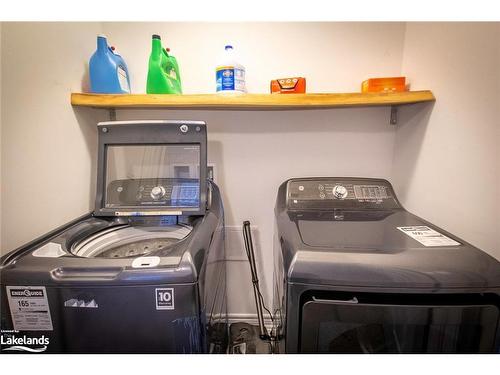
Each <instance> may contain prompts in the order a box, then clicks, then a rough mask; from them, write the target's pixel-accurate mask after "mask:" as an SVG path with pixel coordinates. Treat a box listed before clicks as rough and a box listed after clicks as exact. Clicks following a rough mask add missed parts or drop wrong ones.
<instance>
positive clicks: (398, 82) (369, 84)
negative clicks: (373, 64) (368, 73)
mask: <svg viewBox="0 0 500 375" xmlns="http://www.w3.org/2000/svg"><path fill="white" fill-rule="evenodd" d="M401 91H406V77H384V78H370V79H367V80H366V81H363V83H362V84H361V92H401Z"/></svg>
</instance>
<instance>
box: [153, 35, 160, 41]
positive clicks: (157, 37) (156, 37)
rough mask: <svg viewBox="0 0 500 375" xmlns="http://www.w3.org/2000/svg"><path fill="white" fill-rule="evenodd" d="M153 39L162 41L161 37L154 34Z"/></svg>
mask: <svg viewBox="0 0 500 375" xmlns="http://www.w3.org/2000/svg"><path fill="white" fill-rule="evenodd" d="M153 39H160V40H161V37H160V36H159V35H158V34H153Z"/></svg>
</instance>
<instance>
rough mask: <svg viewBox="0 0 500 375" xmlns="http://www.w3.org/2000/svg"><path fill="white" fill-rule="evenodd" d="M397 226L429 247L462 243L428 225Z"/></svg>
mask: <svg viewBox="0 0 500 375" xmlns="http://www.w3.org/2000/svg"><path fill="white" fill-rule="evenodd" d="M397 228H398V229H399V230H400V231H401V232H403V233H404V234H406V235H407V236H410V237H411V238H413V239H414V240H417V241H418V242H420V243H421V244H422V245H424V246H427V247H435V246H458V245H461V244H460V242H457V241H455V240H452V239H451V238H450V237H446V236H445V235H444V234H441V233H439V232H437V231H435V230H434V229H431V228H429V227H428V226H426V225H414V226H409V227H397Z"/></svg>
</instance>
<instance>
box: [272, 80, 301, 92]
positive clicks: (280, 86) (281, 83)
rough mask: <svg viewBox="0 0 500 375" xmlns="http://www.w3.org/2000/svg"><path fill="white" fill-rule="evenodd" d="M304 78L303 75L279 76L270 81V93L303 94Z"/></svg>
mask: <svg viewBox="0 0 500 375" xmlns="http://www.w3.org/2000/svg"><path fill="white" fill-rule="evenodd" d="M305 92H306V79H305V78H304V77H292V78H279V79H275V80H272V81H271V94H304V93H305Z"/></svg>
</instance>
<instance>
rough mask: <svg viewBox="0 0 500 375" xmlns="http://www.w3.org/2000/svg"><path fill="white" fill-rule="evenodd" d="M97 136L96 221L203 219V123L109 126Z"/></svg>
mask: <svg viewBox="0 0 500 375" xmlns="http://www.w3.org/2000/svg"><path fill="white" fill-rule="evenodd" d="M98 134H99V150H98V170H97V194H96V207H95V212H94V214H95V215H96V216H164V215H174V216H180V215H204V214H205V210H206V202H207V182H206V179H207V132H206V125H205V123H204V122H202V121H109V122H101V123H99V124H98Z"/></svg>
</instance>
